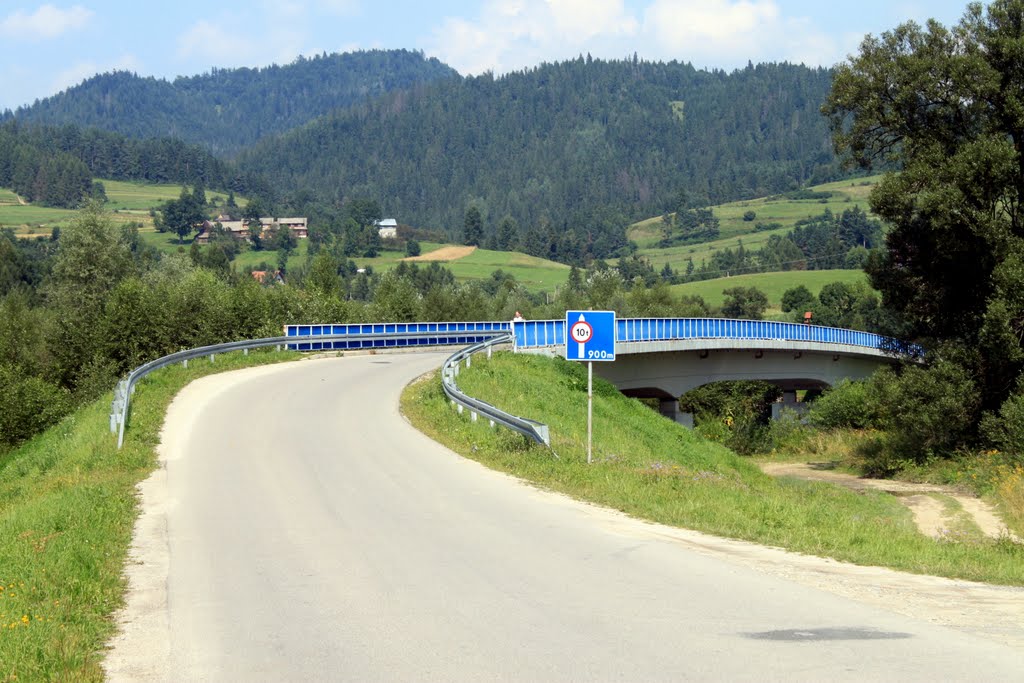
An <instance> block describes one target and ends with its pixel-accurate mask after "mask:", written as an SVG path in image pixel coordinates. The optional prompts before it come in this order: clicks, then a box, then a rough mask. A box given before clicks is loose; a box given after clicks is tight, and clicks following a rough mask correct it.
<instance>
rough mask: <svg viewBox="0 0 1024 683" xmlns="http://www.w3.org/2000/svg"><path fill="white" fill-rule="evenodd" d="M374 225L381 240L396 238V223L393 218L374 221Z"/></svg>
mask: <svg viewBox="0 0 1024 683" xmlns="http://www.w3.org/2000/svg"><path fill="white" fill-rule="evenodd" d="M374 225H376V226H377V232H378V233H379V234H380V238H381V239H382V240H386V239H395V238H397V237H398V221H396V220H395V219H394V218H384V219H382V220H379V221H374Z"/></svg>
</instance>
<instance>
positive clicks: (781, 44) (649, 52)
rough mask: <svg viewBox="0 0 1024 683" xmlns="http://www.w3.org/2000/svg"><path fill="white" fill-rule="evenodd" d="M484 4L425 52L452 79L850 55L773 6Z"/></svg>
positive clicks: (579, 1) (715, 1)
mask: <svg viewBox="0 0 1024 683" xmlns="http://www.w3.org/2000/svg"><path fill="white" fill-rule="evenodd" d="M639 12H640V14H639V15H638V16H634V15H633V14H631V13H630V11H629V10H628V9H627V8H626V7H625V4H624V3H623V2H622V0H488V1H487V2H486V3H485V4H484V5H483V7H482V8H481V10H480V13H479V15H477V16H476V17H474V18H467V17H450V18H447V19H445V20H444V22H443V23H442V24H441V26H440V27H439V28H438V29H436V30H435V31H434V33H433V35H432V36H431V38H430V40H429V41H428V43H427V46H426V47H427V52H428V53H430V54H432V55H434V56H436V57H438V58H439V59H441V60H442V61H444V62H446V63H448V64H450V65H451V66H453V67H454V68H455V69H457V70H458V71H460V72H462V73H469V74H478V73H482V72H483V71H487V70H491V71H494V72H496V73H499V74H500V73H505V72H507V71H511V70H514V69H518V68H522V67H527V66H532V65H535V64H538V63H540V62H543V61H554V60H559V59H569V58H572V57H575V56H577V55H579V54H582V53H591V54H593V55H594V56H597V57H605V58H623V57H627V56H628V55H631V54H632V53H633V52H634V51H636V52H638V53H639V54H640V55H641V56H642V57H643V58H645V59H657V60H672V59H676V60H680V61H689V62H693V63H694V64H695V65H696V66H698V67H704V66H707V67H720V68H726V69H728V68H735V67H741V66H743V65H745V64H746V63H747V61H748V60H750V61H753V62H764V61H790V62H803V63H806V64H809V65H818V64H821V65H826V66H828V65H831V64H833V63H835V62H837V61H839V60H841V59H843V58H844V57H845V56H846V54H847V53H848V52H849V51H850V47H851V46H850V45H849V43H848V41H842V44H840V41H838V40H837V39H834V38H832V37H830V36H829V35H828V34H826V33H825V32H824V31H822V30H821V29H820V28H819V27H817V26H815V25H814V23H813V22H811V21H810V20H808V19H805V18H802V17H799V16H788V15H786V14H784V12H783V11H782V9H781V8H780V3H779V2H778V1H777V0H649V1H648V2H646V3H645V5H644V7H643V8H642V9H641V10H639Z"/></svg>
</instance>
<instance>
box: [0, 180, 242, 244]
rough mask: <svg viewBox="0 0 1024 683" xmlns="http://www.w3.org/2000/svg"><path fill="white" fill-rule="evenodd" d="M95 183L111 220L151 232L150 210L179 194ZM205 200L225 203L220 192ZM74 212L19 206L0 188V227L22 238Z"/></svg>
mask: <svg viewBox="0 0 1024 683" xmlns="http://www.w3.org/2000/svg"><path fill="white" fill-rule="evenodd" d="M98 180H99V181H100V182H102V183H103V186H104V188H105V190H106V193H107V200H108V201H107V204H106V208H107V210H109V211H110V212H111V215H112V217H113V218H114V220H116V221H118V222H121V223H129V222H132V221H136V222H139V223H142V225H143V230H144V231H145V230H150V231H151V230H152V229H153V220H152V219H151V218H150V217H149V210H150V209H152V208H156V207H157V206H158V205H159V204H160V203H162V202H164V201H167V200H168V199H177V198H178V195H179V194H181V185H159V184H154V183H134V182H125V181H120V180H103V179H102V178H99V179H98ZM206 197H207V199H212V198H217V199H218V200H219V201H220V202H222V203H223V202H224V201H226V200H227V195H226V194H224V193H223V192H213V191H208V192H207V193H206ZM239 204H241V205H243V206H244V205H245V201H244V200H242V199H239ZM75 213H76V211H74V210H72V209H51V208H47V207H42V206H32V205H20V204H19V203H18V198H17V195H15V194H14V193H13V192H11V191H10V190H7V189H0V226H4V227H9V228H15V232H17V233H19V234H22V235H48V234H50V231H51V230H52V229H53V228H55V227H62V226H64V225H65V224H67V222H68V221H70V220H71V218H72V217H73V216H74V215H75Z"/></svg>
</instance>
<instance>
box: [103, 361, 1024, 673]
mask: <svg viewBox="0 0 1024 683" xmlns="http://www.w3.org/2000/svg"><path fill="white" fill-rule="evenodd" d="M442 359H443V355H441V354H438V353H409V354H382V355H363V356H346V357H344V358H331V359H313V360H306V361H302V362H298V363H288V364H284V365H278V366H269V367H262V368H256V369H252V370H245V371H239V372H232V373H225V374H221V375H215V376H211V377H208V378H205V379H203V380H200V381H197V382H195V383H193V384H192V385H190V386H189V387H188V388H186V389H185V390H184V391H183V392H182V393H181V394H180V395H179V397H178V398H177V399H176V400H175V402H174V404H173V405H172V407H171V410H170V412H169V413H168V421H167V424H166V427H165V436H164V443H163V446H162V456H161V457H162V461H163V467H161V469H160V470H158V472H157V473H156V474H155V475H154V476H153V477H152V478H151V479H150V480H148V481H147V482H146V483H145V484H144V485H143V489H142V500H143V508H144V514H143V517H142V518H141V519H140V521H139V525H138V526H137V528H136V541H135V546H134V549H133V556H134V562H133V563H132V565H131V566H130V567H129V571H130V576H129V578H130V585H131V591H130V596H129V604H128V607H127V609H126V611H125V612H124V613H123V614H122V615H121V616H120V619H119V620H120V622H121V624H122V633H121V634H120V635H119V636H118V638H117V639H116V640H115V641H114V642H113V643H112V650H111V652H110V655H109V657H108V659H107V662H106V665H105V666H106V670H107V674H108V676H109V679H110V680H113V681H282V680H286V681H442V680H448V681H685V680H702V681H703V680H728V681H773V680H778V681H825V680H828V681H866V680H870V681H883V680H892V681H929V682H931V681H936V680H943V681H953V680H964V681H966V680H984V681H1008V680H1021V679H1022V678H1024V655H1022V651H1021V650H1020V649H1019V648H1017V647H1013V646H1012V645H1008V644H1006V642H1007V641H1006V640H1005V639H1004V640H1003V642H997V640H993V639H992V638H987V637H982V636H981V635H979V633H982V635H984V629H977V630H976V631H975V632H968V631H965V630H963V629H954V628H949V627H946V626H942V625H937V624H934V623H929V622H927V621H924V620H922V619H918V618H913V617H910V616H906V615H904V614H899V613H897V612H896V611H893V610H892V609H887V608H885V607H883V606H880V605H879V604H877V603H878V602H879V601H875V602H876V604H869V603H865V602H863V601H859V600H852V599H849V598H847V597H842V596H839V595H836V594H834V593H832V592H829V591H825V590H820V589H818V588H815V587H810V586H808V585H806V582H802V581H796V580H792V579H790V578H786V577H785V576H780V575H779V573H778V572H770V571H762V570H761V569H759V568H757V567H756V566H751V563H749V562H744V561H741V560H738V559H735V558H733V557H730V553H729V552H727V551H723V552H716V553H710V552H707V551H706V550H705V551H702V550H701V549H700V547H702V546H709V547H710V545H711V544H713V543H714V540H713V539H707V537H703V538H704V539H705V540H704V541H699V542H687V541H686V540H685V538H684V537H685V536H686V534H690V532H680V533H679V534H677V533H675V532H674V531H672V530H667V529H665V528H663V527H660V526H657V525H652V524H646V523H642V522H638V521H635V520H632V519H629V518H627V517H625V516H623V515H620V514H618V513H616V512H614V511H608V510H603V509H600V508H596V507H594V506H589V505H585V504H581V503H578V502H575V501H571V500H568V499H566V498H564V497H562V496H558V495H555V494H551V493H547V492H543V491H539V490H537V489H534V488H532V487H530V486H527V485H524V484H523V483H521V482H519V481H516V480H514V479H512V478H510V477H507V476H505V475H502V474H499V473H495V472H492V471H490V470H487V469H486V468H484V467H482V466H480V465H478V464H476V463H474V462H470V461H467V460H465V459H463V458H461V457H459V456H457V455H455V454H453V453H452V452H450V451H448V450H447V449H445V448H443V447H441V446H439V445H438V444H436V443H435V442H433V441H431V440H429V439H428V438H426V437H425V436H423V435H422V434H420V433H419V432H417V431H416V430H415V429H413V428H412V427H411V426H410V425H408V424H407V423H406V422H405V420H404V419H403V418H402V417H401V415H400V414H399V412H398V398H399V394H400V392H401V390H402V388H403V386H404V385H405V384H407V383H408V382H409V381H411V380H413V379H414V378H416V377H417V376H419V375H421V374H422V373H424V372H427V371H428V370H430V369H432V368H436V367H438V366H439V365H440V363H441V361H442ZM691 536H693V537H696V536H699V535H695V534H691ZM729 543H733V542H723V544H724V545H723V547H726V548H728V547H734V548H735V547H738V546H735V545H734V546H729ZM733 554H735V555H737V556H739V555H740V554H742V553H740V552H739V551H737V552H736V553H733ZM832 564H833V565H836V564H838V563H832ZM892 574H895V573H892ZM877 576H879V577H881V578H879V579H878V580H879V581H885V580H886V578H885V577H887V576H888V574H886V573H880V574H877ZM915 578H917V577H915ZM894 580H895V579H894ZM950 584H951V585H954V586H964V587H965V588H964V589H963V590H964V591H967V590H968V589H969V588H970V585H969V584H961V583H955V582H950ZM878 590H879V591H880V592H883V591H884V590H885V586H884V585H879V586H878ZM993 590H1000V591H1003V594H1004V595H1006V596H1007V597H1008V598H1009V599H1011V600H1012V601H1016V603H1013V604H1016V605H1021V604H1024V602H1022V599H1024V596H1022V594H1021V591H1020V590H1019V589H993ZM882 602H884V600H883V601H882ZM1014 615H1016V617H1017V623H1016V624H1010V625H1009V626H1008V628H1011V629H1016V631H1015V633H1016V632H1020V631H1021V630H1024V612H1022V611H1018V610H1017V608H1011V610H1010V612H1009V614H1008V618H1009V619H1010V620H1011V621H1012V620H1013V618H1014Z"/></svg>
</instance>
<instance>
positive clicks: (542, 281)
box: [353, 242, 569, 291]
mask: <svg viewBox="0 0 1024 683" xmlns="http://www.w3.org/2000/svg"><path fill="white" fill-rule="evenodd" d="M451 246H452V245H446V244H438V243H435V242H421V243H420V247H421V249H422V253H421V256H420V257H419V258H418V259H417V260H416V263H417V264H418V265H419V266H420V267H421V268H422V267H424V266H426V265H428V264H429V262H430V261H431V259H430V253H431V252H433V251H437V250H439V249H445V248H447V247H451ZM404 258H405V252H398V251H385V252H382V253H381V255H380V256H378V257H377V258H372V259H366V258H356V259H353V260H354V261H355V262H356V264H358V265H359V267H361V268H365V267H367V266H372V267H373V269H374V270H375V271H377V272H386V271H388V270H391V269H392V268H394V267H395V266H397V265H398V263H399V261H401V260H403V259H404ZM441 265H443V266H445V267H446V268H449V269H450V270H451V271H452V273H454V274H455V277H456V279H458V280H483V279H486V278H488V277H490V276H491V273H493V272H494V271H495V270H498V269H501V270H503V271H504V272H506V273H510V274H511V275H513V276H514V277H515V278H516V280H517V281H518V282H519V283H520V284H522V285H523V286H525V287H526V288H527V289H530V290H533V291H538V290H542V291H553V290H554V289H555V287H557V286H559V285H561V284H562V283H564V282H565V281H566V279H567V278H568V277H569V266H567V265H564V264H561V263H555V262H554V261H547V260H545V259H542V258H537V257H535V256H527V255H526V254H521V253H519V252H507V251H491V250H489V249H475V250H473V252H472V253H470V254H468V255H466V256H463V257H462V258H458V259H455V260H442V261H441Z"/></svg>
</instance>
